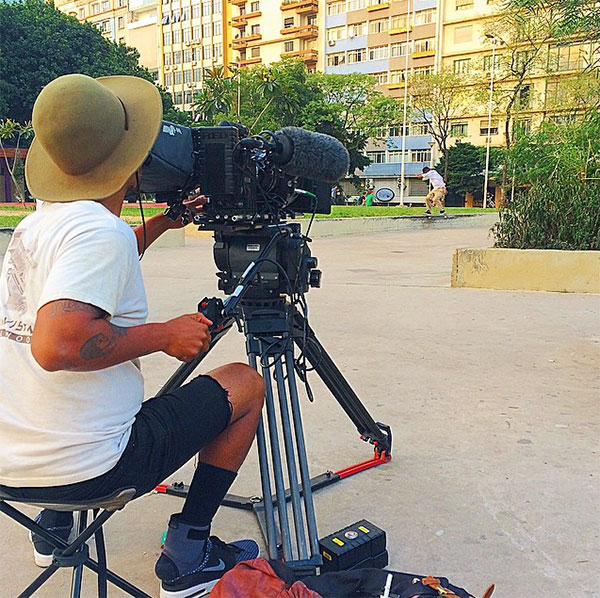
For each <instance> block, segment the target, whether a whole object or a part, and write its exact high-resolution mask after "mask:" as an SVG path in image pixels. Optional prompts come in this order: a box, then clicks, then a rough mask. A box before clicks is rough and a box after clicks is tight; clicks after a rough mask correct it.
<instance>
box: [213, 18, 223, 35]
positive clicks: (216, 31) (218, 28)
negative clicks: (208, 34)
mask: <svg viewBox="0 0 600 598" xmlns="http://www.w3.org/2000/svg"><path fill="white" fill-rule="evenodd" d="M222 32H223V29H222V24H221V21H215V22H214V23H213V35H221V34H222Z"/></svg>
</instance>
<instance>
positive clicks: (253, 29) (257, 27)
mask: <svg viewBox="0 0 600 598" xmlns="http://www.w3.org/2000/svg"><path fill="white" fill-rule="evenodd" d="M250 32H251V33H252V35H260V23H258V24H257V25H252V27H251V28H250Z"/></svg>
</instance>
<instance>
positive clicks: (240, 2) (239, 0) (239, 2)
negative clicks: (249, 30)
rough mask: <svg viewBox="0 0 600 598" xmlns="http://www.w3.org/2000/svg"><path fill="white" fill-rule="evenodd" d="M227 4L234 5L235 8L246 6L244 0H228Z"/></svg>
mask: <svg viewBox="0 0 600 598" xmlns="http://www.w3.org/2000/svg"><path fill="white" fill-rule="evenodd" d="M229 4H234V5H235V6H244V4H246V0H229Z"/></svg>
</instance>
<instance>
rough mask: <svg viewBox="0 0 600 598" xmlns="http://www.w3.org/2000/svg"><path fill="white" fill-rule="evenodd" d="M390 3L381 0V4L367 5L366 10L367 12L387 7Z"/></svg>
mask: <svg viewBox="0 0 600 598" xmlns="http://www.w3.org/2000/svg"><path fill="white" fill-rule="evenodd" d="M389 7H390V4H389V2H382V3H381V4H371V5H370V6H367V10H368V11H369V12H373V11H375V10H382V9H384V8H389Z"/></svg>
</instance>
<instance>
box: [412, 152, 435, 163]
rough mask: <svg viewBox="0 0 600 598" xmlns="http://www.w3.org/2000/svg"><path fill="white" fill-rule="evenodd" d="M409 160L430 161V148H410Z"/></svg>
mask: <svg viewBox="0 0 600 598" xmlns="http://www.w3.org/2000/svg"><path fill="white" fill-rule="evenodd" d="M410 161H411V162H427V164H429V162H431V150H412V152H410Z"/></svg>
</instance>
